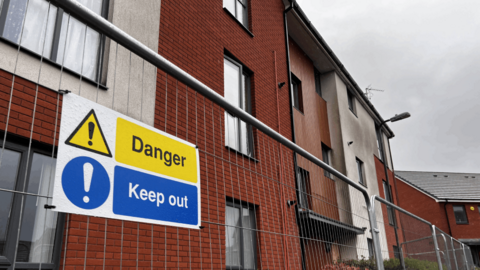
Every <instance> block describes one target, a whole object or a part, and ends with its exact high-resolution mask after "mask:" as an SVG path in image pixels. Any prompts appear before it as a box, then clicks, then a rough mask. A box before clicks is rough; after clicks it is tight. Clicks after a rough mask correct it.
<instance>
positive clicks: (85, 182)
mask: <svg viewBox="0 0 480 270" xmlns="http://www.w3.org/2000/svg"><path fill="white" fill-rule="evenodd" d="M62 187H63V191H64V192H65V195H66V196H67V198H68V199H69V200H70V201H71V202H72V203H73V204H74V205H76V206H78V207H80V208H83V209H95V208H97V207H99V206H100V205H102V204H103V203H104V202H105V201H106V200H107V198H108V195H109V194H110V178H109V177H108V174H107V171H106V170H105V168H104V167H103V166H102V164H100V163H99V162H98V161H96V160H95V159H93V158H89V157H77V158H74V159H72V160H70V162H68V163H67V165H66V166H65V168H64V169H63V173H62Z"/></svg>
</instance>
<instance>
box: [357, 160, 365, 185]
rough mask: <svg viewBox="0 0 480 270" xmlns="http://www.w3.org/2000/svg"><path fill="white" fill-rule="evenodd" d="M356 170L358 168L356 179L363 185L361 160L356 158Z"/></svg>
mask: <svg viewBox="0 0 480 270" xmlns="http://www.w3.org/2000/svg"><path fill="white" fill-rule="evenodd" d="M357 170H358V181H359V182H360V183H361V184H362V185H365V181H364V179H363V176H364V175H363V162H362V161H361V160H359V159H358V158H357Z"/></svg>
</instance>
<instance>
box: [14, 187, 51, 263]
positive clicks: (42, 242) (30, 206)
mask: <svg viewBox="0 0 480 270" xmlns="http://www.w3.org/2000/svg"><path fill="white" fill-rule="evenodd" d="M24 200H25V202H24V208H23V213H22V225H21V229H20V239H19V242H18V255H17V262H36V263H50V262H51V261H52V254H53V244H54V240H55V229H56V225H57V212H54V211H52V210H49V209H45V208H44V205H45V204H47V198H45V197H39V196H31V195H28V196H25V198H24Z"/></svg>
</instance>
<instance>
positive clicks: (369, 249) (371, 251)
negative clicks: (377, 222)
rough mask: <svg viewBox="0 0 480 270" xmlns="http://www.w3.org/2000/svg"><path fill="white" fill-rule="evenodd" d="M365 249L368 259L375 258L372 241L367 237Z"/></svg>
mask: <svg viewBox="0 0 480 270" xmlns="http://www.w3.org/2000/svg"><path fill="white" fill-rule="evenodd" d="M367 248H368V256H369V258H373V257H375V247H374V246H373V239H372V238H368V237H367Z"/></svg>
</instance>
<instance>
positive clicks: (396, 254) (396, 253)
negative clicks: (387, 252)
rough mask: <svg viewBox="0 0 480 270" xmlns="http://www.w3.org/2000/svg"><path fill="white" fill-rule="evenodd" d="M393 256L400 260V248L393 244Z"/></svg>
mask: <svg viewBox="0 0 480 270" xmlns="http://www.w3.org/2000/svg"><path fill="white" fill-rule="evenodd" d="M393 256H395V258H396V259H398V260H400V249H399V248H398V247H397V246H393Z"/></svg>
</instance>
